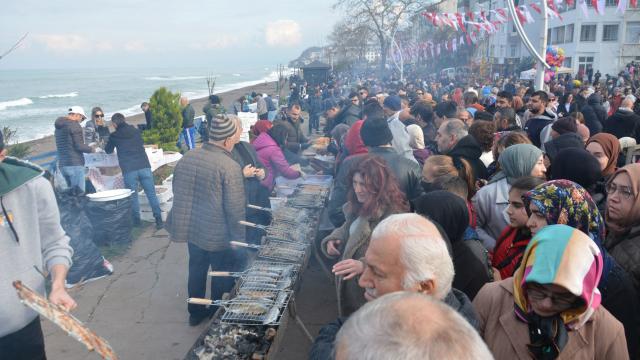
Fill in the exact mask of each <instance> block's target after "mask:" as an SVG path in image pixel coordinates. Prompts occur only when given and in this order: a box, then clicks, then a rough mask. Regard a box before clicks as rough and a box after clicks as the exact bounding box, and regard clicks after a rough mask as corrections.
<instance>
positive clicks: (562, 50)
mask: <svg viewBox="0 0 640 360" xmlns="http://www.w3.org/2000/svg"><path fill="white" fill-rule="evenodd" d="M558 55H560V56H562V57H563V58H564V49H563V48H559V49H558Z"/></svg>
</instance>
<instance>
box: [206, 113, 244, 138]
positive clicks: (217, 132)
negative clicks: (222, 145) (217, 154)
mask: <svg viewBox="0 0 640 360" xmlns="http://www.w3.org/2000/svg"><path fill="white" fill-rule="evenodd" d="M236 131H237V128H236V124H234V123H233V121H231V119H230V118H229V117H228V116H225V115H221V116H216V117H215V118H213V119H212V120H211V124H209V139H211V140H213V141H223V140H225V139H226V138H228V137H231V136H233V135H234V134H235V133H236Z"/></svg>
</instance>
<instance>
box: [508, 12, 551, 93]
mask: <svg viewBox="0 0 640 360" xmlns="http://www.w3.org/2000/svg"><path fill="white" fill-rule="evenodd" d="M505 1H506V3H507V9H509V14H511V18H513V25H515V27H516V31H517V32H518V36H519V37H520V40H522V43H523V44H524V46H525V47H526V48H527V50H529V53H530V54H531V56H533V57H534V58H536V59H537V60H538V62H539V63H540V64H541V65H542V68H543V69H539V70H538V71H537V73H536V82H535V85H536V89H537V90H542V88H543V87H544V68H547V69H549V68H550V66H549V64H547V62H546V61H545V59H544V55H545V52H546V49H547V28H548V25H549V23H548V21H547V1H546V0H543V1H542V30H541V31H542V33H541V34H540V42H541V44H540V47H541V50H542V51H541V54H542V55H541V54H539V53H538V52H537V51H536V49H535V48H534V47H533V45H532V44H531V41H529V38H528V37H527V34H525V33H524V29H523V28H522V24H520V20H519V19H518V15H517V14H516V6H515V4H514V3H513V0H505Z"/></svg>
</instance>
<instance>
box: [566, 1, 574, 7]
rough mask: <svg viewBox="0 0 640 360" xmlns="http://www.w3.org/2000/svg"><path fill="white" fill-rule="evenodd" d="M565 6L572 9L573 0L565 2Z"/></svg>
mask: <svg viewBox="0 0 640 360" xmlns="http://www.w3.org/2000/svg"><path fill="white" fill-rule="evenodd" d="M567 5H568V6H569V7H570V8H572V7H573V0H567Z"/></svg>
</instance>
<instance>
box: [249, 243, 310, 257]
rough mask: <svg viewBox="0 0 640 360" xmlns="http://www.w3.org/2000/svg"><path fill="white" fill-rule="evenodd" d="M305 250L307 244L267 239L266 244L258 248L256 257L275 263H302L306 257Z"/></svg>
mask: <svg viewBox="0 0 640 360" xmlns="http://www.w3.org/2000/svg"><path fill="white" fill-rule="evenodd" d="M306 250H307V244H300V243H292V242H285V241H277V240H271V239H267V243H266V244H265V245H264V246H262V247H261V248H260V252H258V257H261V258H263V259H270V260H276V261H291V262H296V263H302V260H303V259H304V257H305V255H306Z"/></svg>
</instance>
